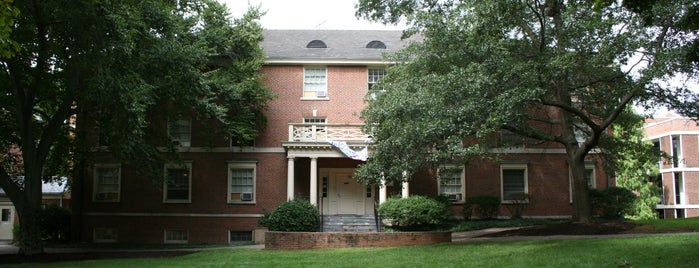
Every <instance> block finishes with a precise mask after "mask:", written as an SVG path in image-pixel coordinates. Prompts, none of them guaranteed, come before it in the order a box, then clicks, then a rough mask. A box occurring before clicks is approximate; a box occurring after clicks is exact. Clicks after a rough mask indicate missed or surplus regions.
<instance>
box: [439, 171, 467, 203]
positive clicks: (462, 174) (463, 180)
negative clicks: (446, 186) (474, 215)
mask: <svg viewBox="0 0 699 268" xmlns="http://www.w3.org/2000/svg"><path fill="white" fill-rule="evenodd" d="M441 169H460V170H461V172H460V177H461V189H460V190H459V193H449V194H459V195H461V196H460V198H459V200H458V201H451V202H452V203H464V202H465V200H466V191H465V188H466V187H465V183H466V168H465V167H464V166H463V165H445V166H441V167H440V168H439V170H441ZM439 170H437V174H439ZM437 194H438V195H442V180H441V178H439V177H438V180H437Z"/></svg>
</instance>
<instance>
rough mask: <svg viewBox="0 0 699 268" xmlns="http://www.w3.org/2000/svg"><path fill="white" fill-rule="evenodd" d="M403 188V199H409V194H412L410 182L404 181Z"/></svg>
mask: <svg viewBox="0 0 699 268" xmlns="http://www.w3.org/2000/svg"><path fill="white" fill-rule="evenodd" d="M401 187H402V188H403V191H401V197H402V198H408V194H409V193H410V192H409V191H408V182H407V181H404V182H403V183H401Z"/></svg>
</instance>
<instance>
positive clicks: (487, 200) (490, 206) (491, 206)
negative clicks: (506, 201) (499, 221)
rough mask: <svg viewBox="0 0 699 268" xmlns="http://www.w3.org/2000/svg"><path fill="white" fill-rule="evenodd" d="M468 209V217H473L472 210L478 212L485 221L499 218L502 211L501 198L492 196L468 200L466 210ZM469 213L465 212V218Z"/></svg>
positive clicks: (481, 196)
mask: <svg viewBox="0 0 699 268" xmlns="http://www.w3.org/2000/svg"><path fill="white" fill-rule="evenodd" d="M466 209H468V210H469V211H468V215H471V213H472V212H471V210H472V209H473V210H476V212H478V215H480V216H481V218H484V219H492V218H495V217H497V216H498V213H499V210H500V197H498V196H492V195H479V196H474V197H469V198H466V204H465V205H464V210H466ZM465 215H467V211H464V216H465Z"/></svg>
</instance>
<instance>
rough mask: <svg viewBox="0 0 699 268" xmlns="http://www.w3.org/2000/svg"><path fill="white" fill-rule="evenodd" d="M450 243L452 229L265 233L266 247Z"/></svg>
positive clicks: (341, 246) (387, 245)
mask: <svg viewBox="0 0 699 268" xmlns="http://www.w3.org/2000/svg"><path fill="white" fill-rule="evenodd" d="M448 242H451V233H449V232H392V233H311V232H267V234H266V236H265V249H313V248H348V247H396V246H409V245H427V244H438V243H448Z"/></svg>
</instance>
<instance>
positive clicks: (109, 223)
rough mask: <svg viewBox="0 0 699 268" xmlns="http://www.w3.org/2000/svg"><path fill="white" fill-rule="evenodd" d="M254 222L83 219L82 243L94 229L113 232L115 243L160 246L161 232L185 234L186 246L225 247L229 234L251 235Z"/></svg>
mask: <svg viewBox="0 0 699 268" xmlns="http://www.w3.org/2000/svg"><path fill="white" fill-rule="evenodd" d="M258 220H259V219H257V218H224V217H186V216H183V217H162V216H121V217H113V216H86V217H84V222H83V224H84V228H83V229H82V237H83V241H92V240H93V231H94V229H95V228H116V229H117V233H118V239H117V242H119V243H150V244H161V243H164V241H165V230H186V231H187V232H188V236H189V240H188V243H190V244H208V243H219V244H223V243H228V242H229V241H228V233H229V231H231V230H232V231H252V230H254V229H255V228H257V226H258V224H257V223H258Z"/></svg>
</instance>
